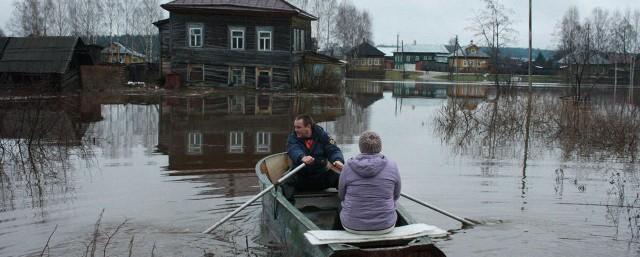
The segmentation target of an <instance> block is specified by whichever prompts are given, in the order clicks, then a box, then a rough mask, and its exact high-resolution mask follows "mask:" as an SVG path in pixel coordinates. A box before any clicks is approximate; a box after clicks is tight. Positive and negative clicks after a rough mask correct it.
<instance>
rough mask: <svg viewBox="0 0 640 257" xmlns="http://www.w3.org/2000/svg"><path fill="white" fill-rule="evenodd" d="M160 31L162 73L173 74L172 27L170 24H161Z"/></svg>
mask: <svg viewBox="0 0 640 257" xmlns="http://www.w3.org/2000/svg"><path fill="white" fill-rule="evenodd" d="M158 29H159V30H160V72H161V74H167V73H171V55H170V47H171V26H170V24H169V23H163V24H161V25H160V26H159V27H158Z"/></svg>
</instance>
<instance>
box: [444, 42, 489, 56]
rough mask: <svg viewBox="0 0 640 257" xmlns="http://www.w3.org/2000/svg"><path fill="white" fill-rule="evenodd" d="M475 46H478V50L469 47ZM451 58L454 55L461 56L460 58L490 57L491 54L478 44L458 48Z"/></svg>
mask: <svg viewBox="0 0 640 257" xmlns="http://www.w3.org/2000/svg"><path fill="white" fill-rule="evenodd" d="M472 47H475V48H477V51H476V52H471V51H469V50H468V49H469V48H472ZM449 57H450V58H453V57H460V58H490V57H491V56H489V55H488V54H486V53H485V52H483V51H482V49H481V48H479V47H477V46H476V45H468V46H466V47H464V48H458V49H457V50H456V51H455V52H453V53H451V54H450V55H449Z"/></svg>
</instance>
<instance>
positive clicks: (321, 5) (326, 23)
mask: <svg viewBox="0 0 640 257" xmlns="http://www.w3.org/2000/svg"><path fill="white" fill-rule="evenodd" d="M310 1H311V2H310V3H309V5H310V7H311V13H312V14H314V15H315V16H316V17H318V20H317V21H314V22H312V27H313V30H314V31H313V35H314V37H315V39H316V41H317V46H318V48H320V49H322V48H323V47H324V48H325V49H326V48H328V46H329V45H330V35H331V31H332V28H333V23H332V22H333V20H334V16H335V13H336V9H337V8H338V2H337V1H336V0H310Z"/></svg>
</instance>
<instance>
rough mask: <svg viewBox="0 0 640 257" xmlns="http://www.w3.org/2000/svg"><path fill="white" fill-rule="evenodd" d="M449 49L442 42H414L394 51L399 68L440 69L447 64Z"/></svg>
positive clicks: (412, 69)
mask: <svg viewBox="0 0 640 257" xmlns="http://www.w3.org/2000/svg"><path fill="white" fill-rule="evenodd" d="M448 55H449V50H447V48H446V47H445V45H440V44H413V45H405V46H404V47H400V48H399V49H398V50H397V51H395V52H394V53H393V56H394V60H395V68H396V69H397V70H403V69H404V70H407V71H416V70H438V71H444V70H445V69H446V66H447V56H448Z"/></svg>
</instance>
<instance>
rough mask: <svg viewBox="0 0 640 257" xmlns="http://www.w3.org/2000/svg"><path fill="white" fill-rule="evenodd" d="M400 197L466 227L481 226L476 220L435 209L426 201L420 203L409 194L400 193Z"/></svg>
mask: <svg viewBox="0 0 640 257" xmlns="http://www.w3.org/2000/svg"><path fill="white" fill-rule="evenodd" d="M400 195H402V196H404V197H405V198H407V199H409V200H411V201H414V202H416V203H418V204H420V205H423V206H425V207H427V208H429V209H432V210H434V211H437V212H439V213H442V214H443V215H445V216H447V217H449V218H452V219H454V220H457V221H460V222H462V224H463V225H464V226H469V227H473V226H475V225H477V224H480V222H477V221H475V220H471V219H466V218H461V217H458V216H456V215H453V214H451V213H450V212H448V211H445V210H443V209H440V208H438V207H435V206H433V205H431V204H428V203H426V202H424V201H420V200H418V199H416V198H415V197H413V196H410V195H407V194H405V193H400ZM464 226H463V227H464Z"/></svg>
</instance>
